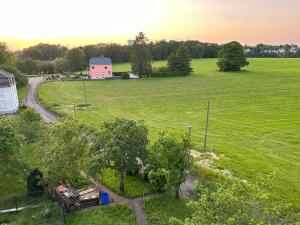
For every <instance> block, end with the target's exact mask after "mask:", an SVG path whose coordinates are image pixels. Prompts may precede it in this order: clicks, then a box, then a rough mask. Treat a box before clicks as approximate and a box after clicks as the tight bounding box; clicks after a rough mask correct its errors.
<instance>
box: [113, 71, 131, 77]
mask: <svg viewBox="0 0 300 225" xmlns="http://www.w3.org/2000/svg"><path fill="white" fill-rule="evenodd" d="M123 73H128V72H127V71H123V72H113V74H114V76H116V77H121V76H122V74H123Z"/></svg>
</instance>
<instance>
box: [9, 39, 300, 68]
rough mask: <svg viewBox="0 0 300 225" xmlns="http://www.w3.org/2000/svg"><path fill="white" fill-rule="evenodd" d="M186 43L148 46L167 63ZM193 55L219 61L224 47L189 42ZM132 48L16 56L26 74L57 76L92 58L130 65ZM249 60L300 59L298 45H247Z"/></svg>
mask: <svg viewBox="0 0 300 225" xmlns="http://www.w3.org/2000/svg"><path fill="white" fill-rule="evenodd" d="M182 42H183V41H172V40H171V41H165V40H162V41H159V42H155V43H154V42H149V43H148V44H147V45H148V47H149V50H150V52H151V55H152V60H166V59H168V57H169V56H170V55H171V53H174V52H176V50H177V48H178V47H179V45H180V44H181V43H182ZM184 43H185V45H186V46H187V48H188V51H189V55H190V57H191V58H193V59H200V58H216V57H218V52H219V51H220V49H221V47H222V45H219V44H216V43H204V42H200V41H185V42H184ZM130 48H131V46H128V45H120V44H96V45H86V46H82V47H76V48H71V49H68V48H67V47H65V46H62V45H52V44H44V43H40V44H37V45H35V46H31V47H28V48H24V49H23V51H18V52H15V53H14V56H15V62H16V66H17V68H18V69H19V70H21V71H22V72H23V73H27V74H33V73H54V72H65V71H79V70H83V69H85V68H86V67H87V64H88V60H89V58H91V57H97V56H102V55H103V56H107V57H110V58H112V61H113V63H127V62H129V57H130ZM244 50H245V54H246V56H247V57H272V58H274V57H289V58H290V57H300V48H299V47H298V46H297V45H280V46H272V45H264V44H259V45H256V46H247V45H246V46H244Z"/></svg>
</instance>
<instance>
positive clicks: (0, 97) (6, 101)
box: [0, 85, 19, 114]
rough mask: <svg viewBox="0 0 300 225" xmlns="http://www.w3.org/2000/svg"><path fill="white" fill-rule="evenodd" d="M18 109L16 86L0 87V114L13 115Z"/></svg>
mask: <svg viewBox="0 0 300 225" xmlns="http://www.w3.org/2000/svg"><path fill="white" fill-rule="evenodd" d="M18 108H19V100H18V93H17V88H16V85H13V86H12V87H5V88H1V87H0V114H5V113H14V112H16V111H17V110H18Z"/></svg>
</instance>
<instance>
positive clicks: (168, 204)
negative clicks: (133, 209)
mask: <svg viewBox="0 0 300 225" xmlns="http://www.w3.org/2000/svg"><path fill="white" fill-rule="evenodd" d="M144 210H145V213H146V217H147V220H148V222H149V224H151V225H168V224H169V220H170V218H171V217H174V218H177V219H180V220H184V219H185V218H190V217H191V215H192V213H193V212H192V210H191V209H190V208H188V207H187V200H185V199H183V198H181V199H179V200H176V199H175V196H174V195H171V194H169V195H166V196H161V197H150V198H147V199H146V200H145V202H144Z"/></svg>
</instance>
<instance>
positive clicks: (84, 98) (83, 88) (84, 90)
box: [82, 80, 87, 106]
mask: <svg viewBox="0 0 300 225" xmlns="http://www.w3.org/2000/svg"><path fill="white" fill-rule="evenodd" d="M82 85H83V92H84V99H85V106H87V99H86V90H85V83H84V80H82Z"/></svg>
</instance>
